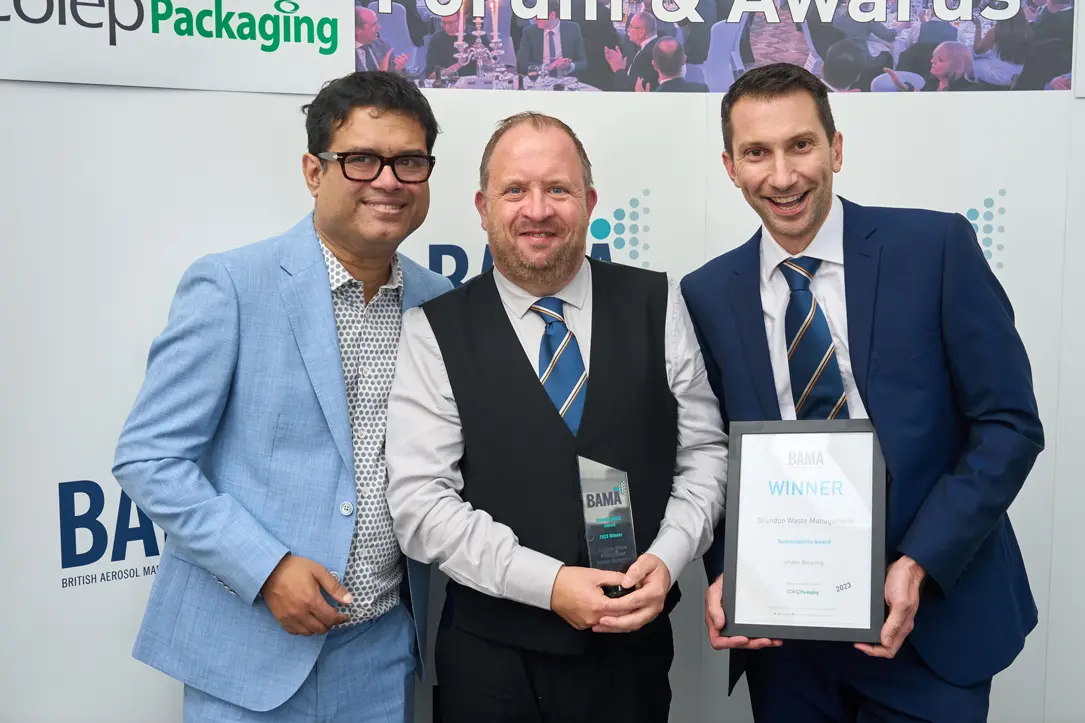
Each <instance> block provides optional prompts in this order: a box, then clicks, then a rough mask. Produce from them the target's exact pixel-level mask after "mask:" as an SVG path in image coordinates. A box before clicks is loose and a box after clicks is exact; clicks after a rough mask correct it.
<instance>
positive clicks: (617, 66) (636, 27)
mask: <svg viewBox="0 0 1085 723" xmlns="http://www.w3.org/2000/svg"><path fill="white" fill-rule="evenodd" d="M657 28H658V25H657V23H656V19H655V16H654V15H652V14H651V13H649V12H639V13H635V14H634V15H633V17H632V18H630V19H629V26H628V27H627V28H626V33H627V37H628V38H629V42H628V43H623V44H622V47H621V48H607V49H606V50H605V51H604V53H605V55H606V59H607V63H608V64H609V65H610V67H611V70H613V71H614V85H615V87H616V89H617V90H636V87H637V81H638V80H639V81H640V83H641V85H642V86H643V85H653V84H655V83H656V82H657V79H658V77H659V73H657V72H656V69H655V67H653V65H652V51H653V50H655V45H656V43H657V42H659V35H658V32H657Z"/></svg>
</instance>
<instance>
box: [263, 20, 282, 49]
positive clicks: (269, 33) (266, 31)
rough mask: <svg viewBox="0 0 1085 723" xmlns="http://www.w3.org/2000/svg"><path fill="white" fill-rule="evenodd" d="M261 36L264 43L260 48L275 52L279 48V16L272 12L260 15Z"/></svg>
mask: <svg viewBox="0 0 1085 723" xmlns="http://www.w3.org/2000/svg"><path fill="white" fill-rule="evenodd" d="M260 38H261V39H263V41H264V43H263V45H261V46H260V50H263V51H264V52H265V53H274V52H275V51H276V50H278V49H279V16H278V15H271V14H270V13H268V14H266V15H261V16H260Z"/></svg>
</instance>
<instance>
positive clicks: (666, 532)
mask: <svg viewBox="0 0 1085 723" xmlns="http://www.w3.org/2000/svg"><path fill="white" fill-rule="evenodd" d="M648 554H650V555H655V556H656V557H658V558H659V559H660V560H662V561H663V564H664V565H666V566H667V570H668V571H670V573H671V586H672V587H673V586H674V583H675V582H677V581H678V578H679V577H680V576H681V575H682V571H683V570H685V569H686V565H688V564H689V561H690V557H691V555H690V549H689V540H688V539H686V536H685V535H684V534H683V533H682V532H681V531H679V530H676V529H675V528H673V527H664V528H663V529H662V530H660V531H659V534H658V535H656V539H655V542H653V543H652V546H651V547H649V548H648Z"/></svg>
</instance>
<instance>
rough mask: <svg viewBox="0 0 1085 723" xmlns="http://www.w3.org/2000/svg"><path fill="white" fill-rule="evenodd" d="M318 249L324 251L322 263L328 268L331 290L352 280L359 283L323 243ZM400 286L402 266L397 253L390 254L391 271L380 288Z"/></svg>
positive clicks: (401, 283)
mask: <svg viewBox="0 0 1085 723" xmlns="http://www.w3.org/2000/svg"><path fill="white" fill-rule="evenodd" d="M320 250H321V251H323V252H324V265H325V266H326V267H327V268H328V283H329V284H331V288H332V291H333V292H335V291H338V290H339V289H341V288H343V287H344V286H346V285H347V284H349V283H350V282H352V281H353V282H356V283H358V284H359V285H360V284H361V282H360V281H358V280H357V279H355V278H354V276H353V275H351V273H350V272H349V271H347V269H346V267H345V266H343V264H342V263H341V262H340V261H339V259H337V258H336V257H335V254H333V253H332V252H331V250H330V249H329V248H328V247H327V246H325V245H324V244H323V243H321V244H320ZM402 287H403V267H402V266H401V265H400V263H399V254H395V255H393V256H392V273H391V274H390V275H389V277H388V281H387V283H385V284H384V285H382V286H381V288H382V289H399V288H402Z"/></svg>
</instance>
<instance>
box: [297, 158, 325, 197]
mask: <svg viewBox="0 0 1085 723" xmlns="http://www.w3.org/2000/svg"><path fill="white" fill-rule="evenodd" d="M325 173H326V171H325V169H324V168H323V167H321V164H320V159H319V158H317V157H316V156H314V155H313V154H312V153H306V154H305V155H303V156H302V157H301V174H302V175H303V176H304V177H305V185H306V186H308V187H309V193H310V195H312V197H313V198H316V197H317V195H318V194H319V193H320V182H321V181H322V180H323V179H324V174H325Z"/></svg>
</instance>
